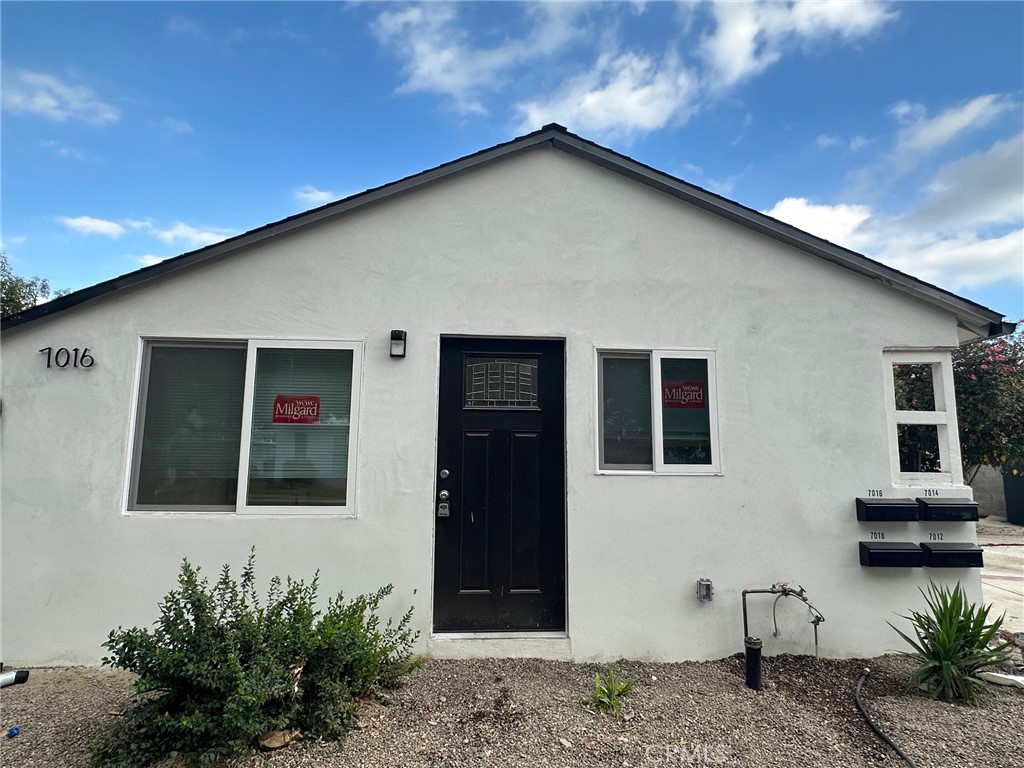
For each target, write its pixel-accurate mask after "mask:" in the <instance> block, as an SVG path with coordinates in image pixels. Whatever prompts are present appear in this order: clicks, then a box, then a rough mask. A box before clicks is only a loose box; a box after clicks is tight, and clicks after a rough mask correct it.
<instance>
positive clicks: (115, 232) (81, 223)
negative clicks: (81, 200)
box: [57, 216, 125, 238]
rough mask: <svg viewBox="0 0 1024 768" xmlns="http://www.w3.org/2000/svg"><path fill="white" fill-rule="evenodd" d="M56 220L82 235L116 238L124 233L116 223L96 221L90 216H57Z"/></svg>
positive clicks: (105, 220) (103, 220)
mask: <svg viewBox="0 0 1024 768" xmlns="http://www.w3.org/2000/svg"><path fill="white" fill-rule="evenodd" d="M57 220H58V221H60V223H61V224H63V225H64V226H66V227H68V228H69V229H73V230H75V232H80V233H81V234H83V235H103V236H105V237H114V238H117V237H120V236H121V235H123V234H124V232H125V229H124V227H122V226H121V225H120V224H118V223H117V222H116V221H108V220H107V219H96V218H93V217H92V216H75V217H74V218H69V217H67V216H58V217H57Z"/></svg>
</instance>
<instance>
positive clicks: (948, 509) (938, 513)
mask: <svg viewBox="0 0 1024 768" xmlns="http://www.w3.org/2000/svg"><path fill="white" fill-rule="evenodd" d="M917 519H918V520H928V521H929V522H950V521H955V522H960V521H965V520H966V521H970V520H977V519H978V502H976V501H971V500H970V499H921V498H919V499H918V500H917Z"/></svg>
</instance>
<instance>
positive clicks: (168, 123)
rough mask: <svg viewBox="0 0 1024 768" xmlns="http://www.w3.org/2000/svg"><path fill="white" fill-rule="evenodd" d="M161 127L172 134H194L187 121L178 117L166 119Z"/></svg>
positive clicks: (162, 121)
mask: <svg viewBox="0 0 1024 768" xmlns="http://www.w3.org/2000/svg"><path fill="white" fill-rule="evenodd" d="M160 127H162V128H165V129H166V130H168V131H170V132H171V133H180V134H188V133H192V126H191V125H190V124H189V123H188V121H186V120H182V119H180V118H177V117H165V118H164V119H163V120H161V121H160Z"/></svg>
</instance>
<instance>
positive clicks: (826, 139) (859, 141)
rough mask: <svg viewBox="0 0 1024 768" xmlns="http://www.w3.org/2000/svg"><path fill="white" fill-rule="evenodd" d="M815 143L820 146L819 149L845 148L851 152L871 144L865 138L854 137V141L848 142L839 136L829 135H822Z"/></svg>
mask: <svg viewBox="0 0 1024 768" xmlns="http://www.w3.org/2000/svg"><path fill="white" fill-rule="evenodd" d="M814 143H815V144H816V145H817V146H818V149H829V148H830V147H844V148H845V149H848V150H850V151H851V152H856V151H857V150H860V149H863V148H864V147H866V146H867V145H868V144H869V143H870V142H868V140H867V139H866V138H864V137H863V136H854V137H853V138H852V139H850V140H849V141H847V140H846V139H843V138H841V137H839V136H830V135H828V134H824V133H823V134H821V135H820V136H818V138H817V139H815V141H814Z"/></svg>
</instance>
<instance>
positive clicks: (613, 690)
mask: <svg viewBox="0 0 1024 768" xmlns="http://www.w3.org/2000/svg"><path fill="white" fill-rule="evenodd" d="M634 685H636V681H635V680H624V679H622V678H621V677H619V673H618V672H617V671H616V670H615V667H608V669H607V671H606V672H605V673H604V674H603V675H602V674H601V673H600V672H598V673H597V674H596V675H594V697H593V698H592V699H591V702H592V703H593V705H594V706H595V707H597V708H598V709H599V710H600V711H601V712H610V713H611V714H612V715H614V716H615V717H619V716H621V715H622V697H623V696H625V695H626V694H627V693H629V692H630V691H631V690H633V686H634Z"/></svg>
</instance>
